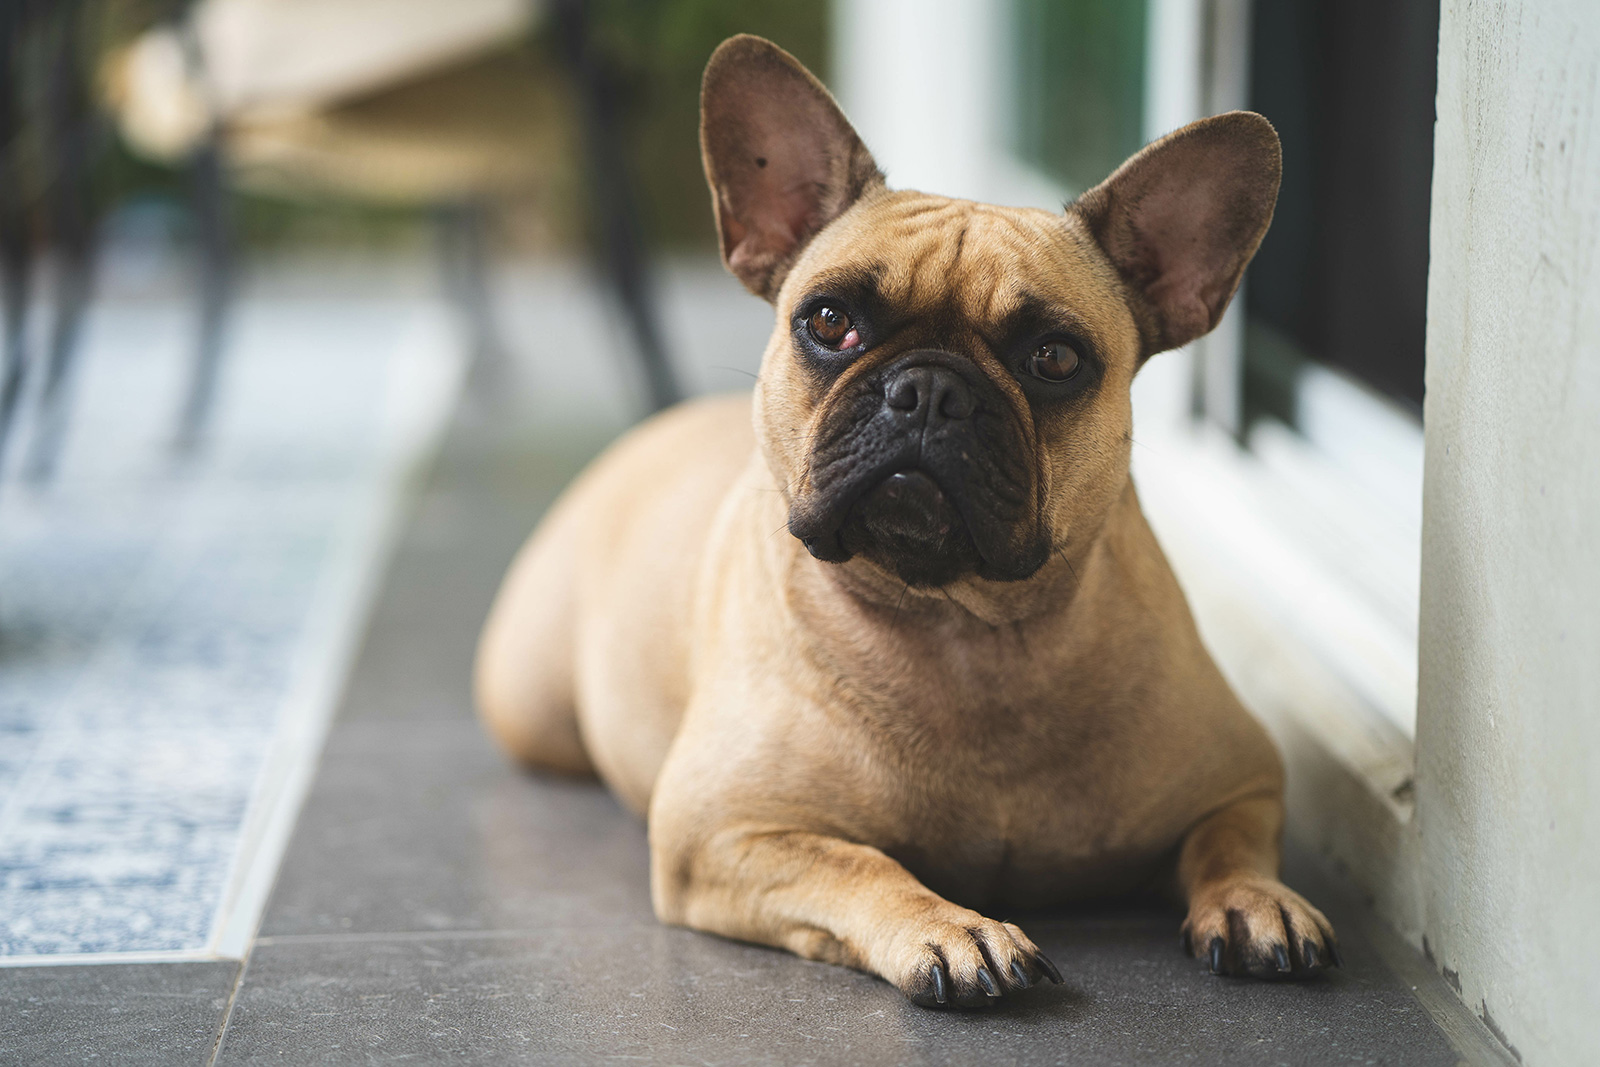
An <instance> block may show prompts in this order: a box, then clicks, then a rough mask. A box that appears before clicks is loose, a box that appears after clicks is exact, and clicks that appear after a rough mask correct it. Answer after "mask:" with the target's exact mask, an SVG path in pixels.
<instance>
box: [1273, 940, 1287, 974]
mask: <svg viewBox="0 0 1600 1067" xmlns="http://www.w3.org/2000/svg"><path fill="white" fill-rule="evenodd" d="M1272 955H1273V958H1275V959H1276V960H1277V961H1278V970H1280V971H1282V972H1283V973H1285V974H1287V973H1289V971H1290V969H1291V968H1290V966H1289V946H1288V945H1275V946H1273V949H1272Z"/></svg>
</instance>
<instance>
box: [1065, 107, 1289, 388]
mask: <svg viewBox="0 0 1600 1067" xmlns="http://www.w3.org/2000/svg"><path fill="white" fill-rule="evenodd" d="M1282 172H1283V152H1282V149H1281V148H1280V147H1279V144H1278V134H1277V132H1276V131H1275V130H1273V128H1272V124H1271V123H1269V122H1268V121H1267V120H1266V119H1264V118H1262V117H1261V116H1260V115H1257V114H1255V113H1254V112H1250V111H1230V112H1228V113H1227V114H1224V115H1216V116H1213V117H1212V118H1208V119H1201V120H1200V121H1199V122H1194V123H1190V124H1189V125H1188V126H1185V127H1183V128H1182V129H1180V130H1178V131H1176V132H1175V133H1171V134H1168V135H1167V136H1166V137H1163V138H1161V139H1160V140H1159V141H1155V142H1153V143H1151V144H1149V145H1146V146H1145V148H1144V149H1142V150H1141V151H1140V152H1138V153H1137V154H1136V155H1134V156H1133V157H1132V158H1130V159H1129V160H1128V161H1127V162H1126V163H1124V164H1123V165H1122V166H1121V167H1119V168H1117V171H1116V173H1115V174H1113V175H1111V177H1109V178H1107V179H1106V180H1105V181H1103V182H1101V183H1100V184H1099V185H1097V186H1095V187H1094V188H1093V189H1090V190H1089V191H1088V192H1086V193H1084V194H1083V195H1082V196H1081V197H1079V198H1078V200H1077V202H1076V203H1074V204H1073V205H1072V206H1071V207H1070V208H1069V209H1068V210H1069V211H1070V212H1072V213H1074V214H1076V215H1078V216H1079V217H1080V218H1081V219H1083V221H1084V222H1085V223H1086V224H1087V225H1088V227H1089V231H1090V232H1091V233H1092V234H1094V237H1095V240H1096V241H1098V242H1099V244H1100V247H1101V248H1102V249H1104V250H1105V252H1106V254H1107V255H1108V256H1109V257H1110V258H1111V262H1112V264H1113V265H1114V266H1115V267H1116V268H1117V270H1118V272H1120V273H1121V275H1122V277H1123V280H1124V281H1125V282H1127V284H1128V288H1129V291H1130V294H1131V296H1132V301H1133V306H1134V313H1135V317H1136V318H1137V319H1138V323H1139V332H1140V334H1141V337H1142V340H1143V349H1144V350H1143V353H1142V356H1141V358H1146V357H1149V356H1151V355H1153V354H1155V353H1157V352H1164V351H1166V350H1167V349H1169V348H1177V347H1179V346H1180V345H1184V344H1187V343H1188V342H1190V341H1192V340H1194V339H1195V338H1196V337H1199V336H1201V335H1202V334H1204V333H1207V332H1209V331H1210V330H1211V328H1212V327H1214V326H1216V324H1217V322H1218V320H1220V319H1221V318H1222V313H1223V311H1224V310H1226V308H1227V306H1228V301H1229V300H1230V299H1232V297H1233V293H1234V290H1236V289H1237V288H1238V287H1239V279H1240V278H1241V277H1242V276H1243V275H1244V268H1245V266H1246V265H1247V264H1248V263H1249V262H1250V257H1251V256H1253V255H1255V252H1256V247H1257V246H1258V245H1260V244H1261V238H1262V237H1264V236H1265V235H1266V232H1267V226H1268V224H1270V223H1271V222H1272V209H1273V207H1274V205H1275V204H1276V203H1277V200H1278V179H1279V177H1280V176H1281V174H1282Z"/></svg>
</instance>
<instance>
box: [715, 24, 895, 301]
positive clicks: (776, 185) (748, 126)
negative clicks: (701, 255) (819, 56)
mask: <svg viewBox="0 0 1600 1067" xmlns="http://www.w3.org/2000/svg"><path fill="white" fill-rule="evenodd" d="M700 154H701V157H702V158H703V160H704V162H705V168H706V180H707V181H708V182H710V184H711V202H712V209H713V210H714V211H715V212H716V216H717V235H718V236H719V237H720V238H721V239H722V259H723V262H724V263H726V264H727V266H728V269H729V270H730V271H732V272H733V274H734V275H735V276H736V277H738V279H739V280H740V281H741V282H743V283H744V284H745V288H747V289H749V290H750V291H751V292H753V293H755V294H756V295H757V296H761V297H765V298H766V299H767V300H773V299H774V298H775V297H776V296H777V294H778V289H779V287H780V286H781V285H782V284H783V279H784V276H785V275H786V274H787V273H788V271H789V267H790V266H791V265H792V264H793V263H794V260H795V257H797V256H798V255H799V254H800V250H801V249H803V248H804V247H805V245H806V242H808V241H809V240H811V238H812V237H813V236H815V235H816V233H817V231H819V230H821V229H822V228H823V227H824V226H826V225H827V224H828V223H829V222H831V221H833V220H834V219H835V218H837V217H838V216H839V215H840V214H842V213H843V212H844V210H845V209H846V208H848V207H849V206H850V205H851V204H853V203H854V202H855V201H856V200H857V199H858V198H859V197H860V196H861V194H862V193H863V192H865V191H866V190H867V189H869V188H872V187H873V186H875V185H881V184H882V182H883V175H882V173H880V172H879V170H878V167H877V164H876V163H874V162H873V161H872V156H871V154H870V153H869V152H868V151H867V149H866V146H865V145H863V144H862V143H861V138H860V137H858V136H857V135H856V131H855V130H854V129H853V128H852V127H851V125H850V123H849V122H848V121H847V120H846V119H845V117H844V113H843V112H841V111H840V110H839V105H838V104H836V103H834V100H833V97H832V96H830V95H829V94H828V90H827V89H825V88H824V87H823V85H822V83H821V82H819V81H818V80H817V79H816V78H815V77H813V76H812V74H811V72H810V71H808V70H806V68H805V67H803V66H801V65H800V62H799V61H798V60H796V59H795V58H794V57H793V56H791V55H790V54H789V53H787V52H785V51H784V50H783V49H781V48H779V47H778V46H777V45H775V44H773V43H772V42H771V41H766V40H763V39H762V38H760V37H752V36H750V35H748V34H742V35H740V36H738V37H731V38H729V39H728V40H726V41H724V42H723V43H722V45H721V46H720V47H718V49H717V50H716V52H715V53H713V54H712V56H711V61H710V62H709V63H707V64H706V73H705V80H704V81H703V82H702V83H701V89H700Z"/></svg>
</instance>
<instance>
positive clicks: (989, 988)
mask: <svg viewBox="0 0 1600 1067" xmlns="http://www.w3.org/2000/svg"><path fill="white" fill-rule="evenodd" d="M978 984H979V985H981V986H983V992H984V995H985V996H989V997H998V996H999V995H1000V987H999V986H997V985H995V984H994V975H992V974H990V973H989V968H987V967H979V968H978Z"/></svg>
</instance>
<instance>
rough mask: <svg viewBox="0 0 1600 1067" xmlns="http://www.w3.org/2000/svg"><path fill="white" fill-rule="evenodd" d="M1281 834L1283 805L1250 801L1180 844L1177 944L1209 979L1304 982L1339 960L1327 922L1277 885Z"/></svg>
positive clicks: (1274, 799)
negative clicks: (1183, 899) (1183, 904)
mask: <svg viewBox="0 0 1600 1067" xmlns="http://www.w3.org/2000/svg"><path fill="white" fill-rule="evenodd" d="M1282 832H1283V801H1282V800H1281V799H1280V798H1279V797H1276V796H1270V797H1253V798H1250V799H1248V800H1241V801H1239V802H1237V803H1234V804H1231V805H1229V806H1228V807H1226V808H1223V809H1222V810H1220V811H1218V812H1216V813H1215V814H1213V815H1210V816H1208V817H1207V818H1206V819H1205V820H1204V821H1202V822H1200V823H1199V824H1198V825H1196V826H1195V827H1194V829H1192V830H1190V831H1189V835H1188V837H1186V838H1185V839H1184V842H1183V848H1182V851H1181V852H1180V853H1179V857H1178V880H1179V882H1180V884H1181V885H1182V888H1183V891H1184V893H1185V895H1186V896H1187V898H1188V902H1189V917H1188V919H1186V920H1185V921H1184V924H1183V944H1184V947H1185V948H1186V949H1187V950H1188V952H1189V953H1190V954H1191V955H1193V956H1196V957H1199V958H1201V959H1205V960H1207V961H1208V962H1209V963H1210V965H1211V971H1212V973H1213V974H1232V975H1250V976H1252V977H1255V978H1306V977H1310V976H1311V975H1314V974H1318V973H1320V972H1321V970H1322V968H1323V967H1324V966H1326V965H1328V964H1330V963H1331V964H1334V965H1338V964H1339V962H1340V960H1339V948H1338V942H1337V941H1336V940H1335V939H1334V935H1333V927H1332V926H1331V925H1329V923H1328V920H1327V919H1326V918H1324V917H1323V914H1322V913H1321V912H1320V911H1318V910H1317V909H1316V908H1314V907H1312V906H1311V905H1310V904H1308V903H1306V900H1305V898H1304V897H1302V896H1301V895H1300V894H1299V893H1296V892H1295V891H1294V890H1292V889H1290V888H1289V887H1288V886H1286V885H1284V884H1283V883H1282V882H1280V881H1278V842H1279V841H1280V839H1281V837H1282Z"/></svg>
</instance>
